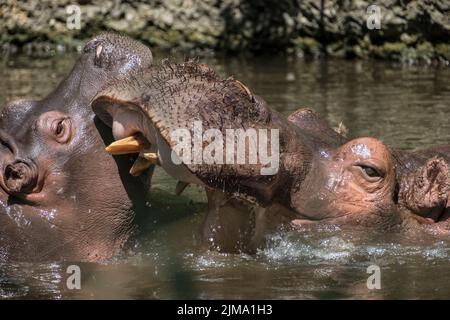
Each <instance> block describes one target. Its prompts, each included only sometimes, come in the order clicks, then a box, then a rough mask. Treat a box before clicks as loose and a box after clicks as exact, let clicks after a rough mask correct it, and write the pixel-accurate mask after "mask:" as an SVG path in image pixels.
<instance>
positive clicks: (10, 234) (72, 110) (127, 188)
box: [0, 33, 153, 261]
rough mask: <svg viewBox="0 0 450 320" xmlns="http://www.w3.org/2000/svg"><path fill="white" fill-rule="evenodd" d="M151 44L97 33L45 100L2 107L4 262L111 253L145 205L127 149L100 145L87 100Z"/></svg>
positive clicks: (102, 136)
mask: <svg viewBox="0 0 450 320" xmlns="http://www.w3.org/2000/svg"><path fill="white" fill-rule="evenodd" d="M152 61H153V57H152V53H151V51H150V49H149V48H147V47H146V46H144V45H143V44H141V43H139V42H137V41H134V40H132V39H130V38H127V37H123V36H119V35H116V34H111V33H105V34H101V35H99V36H97V37H95V38H94V39H92V40H91V41H89V42H88V43H87V44H86V46H85V47H84V49H83V51H82V53H81V56H80V58H79V59H78V61H77V62H76V63H75V65H74V67H73V69H72V71H71V72H70V74H69V75H68V76H67V78H66V79H65V80H63V81H62V82H61V83H60V84H59V86H58V87H57V88H56V89H55V90H54V91H53V92H51V93H50V94H49V95H48V96H47V97H45V98H44V99H42V100H39V101H36V100H19V101H14V102H12V103H9V104H8V105H6V106H5V107H4V108H3V109H2V111H1V114H0V141H1V145H0V186H1V188H0V261H10V260H15V261H17V260H21V261H45V260H61V259H70V260H77V261H79V260H80V261H98V260H103V259H108V258H110V257H112V256H113V255H114V254H116V253H117V252H118V251H119V249H120V248H122V247H123V246H124V245H125V244H126V243H127V241H128V240H129V239H130V237H131V235H132V234H133V232H134V229H135V224H134V222H133V221H134V219H135V216H136V214H137V212H139V210H140V208H142V207H143V206H144V204H145V200H144V199H145V197H144V196H143V189H144V184H143V182H142V181H141V180H142V179H138V178H135V177H133V176H131V175H130V174H129V173H128V171H129V169H130V167H131V164H132V163H133V161H132V160H130V156H121V157H115V158H112V157H110V156H109V155H107V154H105V153H104V152H103V149H104V146H105V144H109V143H110V142H112V141H113V137H112V135H111V130H110V129H109V128H107V127H106V126H105V125H104V124H103V123H102V122H100V121H98V119H95V118H94V117H95V115H94V113H93V112H92V110H91V108H90V107H89V103H90V102H91V101H92V99H93V98H94V96H95V95H96V94H97V93H98V92H99V91H100V90H101V89H102V88H104V87H105V86H107V85H108V84H109V83H111V82H112V81H113V80H117V81H120V80H125V79H126V78H128V77H130V76H131V75H132V74H133V73H135V72H137V71H139V70H144V69H146V68H149V67H150V66H151V64H152Z"/></svg>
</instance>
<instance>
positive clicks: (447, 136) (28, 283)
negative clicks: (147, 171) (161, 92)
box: [0, 56, 450, 299]
mask: <svg viewBox="0 0 450 320" xmlns="http://www.w3.org/2000/svg"><path fill="white" fill-rule="evenodd" d="M74 59H75V57H74V56H67V57H55V58H53V59H47V60H36V59H33V60H31V61H30V59H28V58H25V57H15V58H14V59H8V60H6V59H5V60H4V61H3V63H2V65H1V69H0V104H1V105H3V104H4V102H5V101H8V100H11V99H15V98H23V97H28V98H29V97H43V96H45V95H46V94H47V93H48V92H49V91H50V90H51V89H52V88H54V87H55V85H56V84H57V83H58V82H59V81H60V79H61V78H62V77H63V76H64V75H65V74H66V73H67V72H68V71H69V70H70V68H71V66H72V64H73V61H74ZM202 61H205V62H206V63H208V64H210V65H212V66H214V67H215V68H216V69H217V70H218V71H219V72H220V73H222V74H224V75H234V76H235V77H236V78H238V79H240V80H241V81H242V82H244V83H245V84H246V85H248V86H249V87H250V88H251V89H252V90H253V91H254V92H255V93H257V94H259V95H261V96H262V97H263V98H265V99H266V100H267V101H268V102H269V103H270V105H271V106H272V107H273V108H275V109H277V110H279V111H281V112H283V113H285V114H289V113H290V112H292V111H294V110H296V109H297V108H299V107H302V106H308V107H312V108H314V109H316V110H317V111H319V112H320V113H321V114H322V115H323V116H324V117H325V118H326V119H327V120H328V121H329V122H330V123H331V124H333V125H338V124H339V123H340V122H341V121H343V123H344V124H345V125H346V126H347V128H348V129H349V131H350V136H365V135H369V136H375V137H378V138H381V139H382V140H384V141H385V142H387V143H388V144H390V145H393V146H395V147H401V148H415V147H425V146H430V145H435V144H441V143H449V141H450V123H449V119H450V69H434V68H426V67H401V66H395V65H389V64H385V63H381V62H346V61H328V62H317V61H315V62H304V61H290V60H288V59H286V58H284V57H270V58H258V59H244V58H240V59H238V58H233V59H210V60H207V59H202ZM174 189H175V181H173V180H172V179H171V178H169V177H168V176H167V175H165V174H164V173H163V172H161V171H157V172H156V175H155V178H154V180H153V196H152V199H151V203H150V205H149V214H151V215H154V219H150V222H149V223H148V225H146V226H145V230H146V234H145V236H144V237H143V238H142V239H140V241H139V243H138V245H137V246H136V248H135V249H134V250H133V251H132V252H129V253H124V254H123V256H122V257H119V258H117V259H115V260H114V261H110V262H108V263H103V264H92V263H89V264H88V263H82V264H81V263H77V264H78V265H79V266H80V267H81V270H82V279H83V280H82V289H81V290H72V291H71V290H68V289H67V288H66V285H65V284H66V279H67V274H66V273H65V271H66V268H67V266H68V265H70V264H72V262H64V263H50V264H48V263H46V264H30V263H21V264H3V265H0V297H3V298H163V299H166V298H231V299H233V298H249V299H251V298H280V299H292V298H293V299H297V298H370V299H373V298H375V299H377V298H447V299H448V298H450V267H449V264H450V242H442V241H439V242H434V241H427V240H425V239H417V240H416V241H414V242H411V241H407V240H404V239H401V238H398V237H396V236H385V235H368V234H365V233H364V232H356V231H355V232H353V233H351V234H350V233H347V232H342V231H341V230H339V229H337V228H326V229H323V230H320V232H315V233H303V234H302V233H287V234H274V235H273V236H272V239H271V240H272V241H271V245H270V246H269V247H268V248H267V249H265V250H261V251H260V252H259V253H258V254H257V255H255V256H249V255H227V254H219V253H216V252H210V251H207V250H205V249H204V248H203V247H202V246H201V244H200V238H199V230H200V227H201V222H202V217H203V214H202V212H203V210H204V205H205V197H204V195H203V194H202V192H201V190H197V189H195V188H191V189H189V190H188V192H187V193H185V194H184V196H182V197H175V196H173V191H174ZM372 264H376V265H378V266H380V268H381V275H382V278H381V284H382V288H381V289H380V290H369V289H367V286H366V280H367V278H368V277H369V274H367V273H366V270H367V267H368V266H369V265H372Z"/></svg>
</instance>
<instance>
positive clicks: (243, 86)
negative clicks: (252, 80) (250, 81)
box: [235, 80, 253, 100]
mask: <svg viewBox="0 0 450 320" xmlns="http://www.w3.org/2000/svg"><path fill="white" fill-rule="evenodd" d="M235 81H236V83H237V84H239V85H240V86H241V87H242V89H244V91H245V93H246V94H247V95H248V97H249V98H250V100H253V94H252V93H251V92H250V89H249V88H247V86H246V85H245V84H243V83H242V82H240V81H239V80H235Z"/></svg>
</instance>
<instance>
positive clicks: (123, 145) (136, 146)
mask: <svg viewBox="0 0 450 320" xmlns="http://www.w3.org/2000/svg"><path fill="white" fill-rule="evenodd" d="M148 147H149V143H148V142H146V141H145V140H144V138H143V137H142V136H140V135H134V136H131V137H127V138H123V139H121V140H117V141H114V142H113V143H111V144H110V145H109V146H107V147H106V148H105V150H106V152H108V153H109V154H113V155H119V154H128V153H138V152H141V151H142V150H144V149H146V148H148Z"/></svg>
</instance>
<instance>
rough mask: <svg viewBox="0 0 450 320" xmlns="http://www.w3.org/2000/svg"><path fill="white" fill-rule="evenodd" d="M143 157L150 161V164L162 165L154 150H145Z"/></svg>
mask: <svg viewBox="0 0 450 320" xmlns="http://www.w3.org/2000/svg"><path fill="white" fill-rule="evenodd" d="M143 157H144V158H145V159H146V160H147V161H148V162H149V163H150V164H156V165H158V166H160V165H161V162H159V158H158V155H157V154H156V153H153V152H145V153H143Z"/></svg>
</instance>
